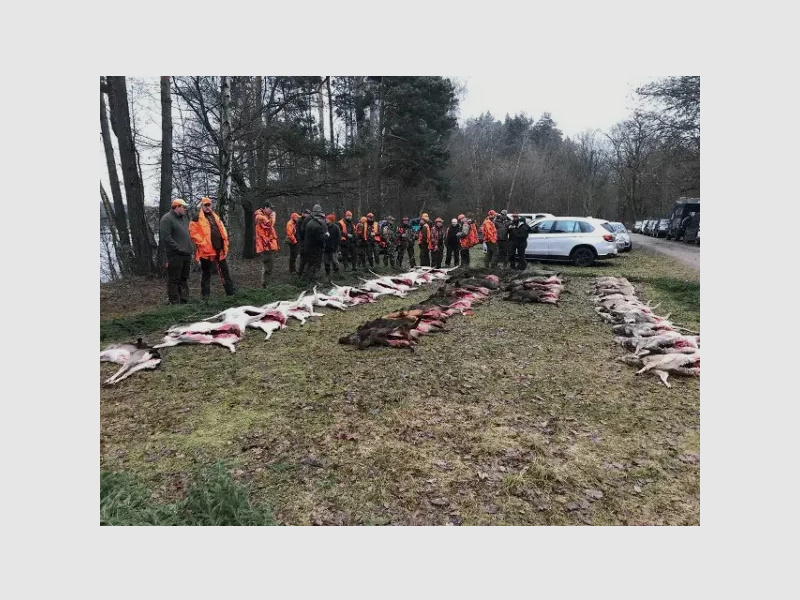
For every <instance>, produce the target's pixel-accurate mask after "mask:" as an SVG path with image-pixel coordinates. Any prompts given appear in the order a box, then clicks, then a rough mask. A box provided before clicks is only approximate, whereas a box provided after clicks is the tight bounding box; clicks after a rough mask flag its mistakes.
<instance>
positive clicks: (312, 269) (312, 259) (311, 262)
mask: <svg viewBox="0 0 800 600" xmlns="http://www.w3.org/2000/svg"><path fill="white" fill-rule="evenodd" d="M306 261H307V262H306V266H307V267H308V272H307V273H306V275H307V276H308V280H309V281H314V279H316V277H317V274H318V273H319V269H320V267H321V266H322V250H317V251H310V252H306Z"/></svg>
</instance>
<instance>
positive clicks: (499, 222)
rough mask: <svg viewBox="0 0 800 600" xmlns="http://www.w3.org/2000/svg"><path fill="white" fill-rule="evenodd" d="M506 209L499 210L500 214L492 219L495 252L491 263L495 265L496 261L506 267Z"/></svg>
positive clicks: (507, 222) (507, 223)
mask: <svg viewBox="0 0 800 600" xmlns="http://www.w3.org/2000/svg"><path fill="white" fill-rule="evenodd" d="M508 225H509V218H508V211H507V210H501V211H500V214H499V215H497V216H496V217H495V219H494V226H495V228H496V229H497V253H496V254H495V255H494V261H493V264H491V265H489V266H490V267H493V266H495V265H496V264H497V263H498V262H499V263H501V264H502V265H503V268H504V269H505V268H508V250H509V249H508V245H509V241H508Z"/></svg>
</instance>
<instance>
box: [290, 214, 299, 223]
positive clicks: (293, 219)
mask: <svg viewBox="0 0 800 600" xmlns="http://www.w3.org/2000/svg"><path fill="white" fill-rule="evenodd" d="M299 218H300V215H298V214H297V213H292V216H291V219H292V221H297V219H299Z"/></svg>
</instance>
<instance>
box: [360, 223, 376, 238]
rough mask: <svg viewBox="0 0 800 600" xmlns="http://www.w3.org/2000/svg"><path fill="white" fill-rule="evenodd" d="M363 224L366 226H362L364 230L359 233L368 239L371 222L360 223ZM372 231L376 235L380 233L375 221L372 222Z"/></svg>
mask: <svg viewBox="0 0 800 600" xmlns="http://www.w3.org/2000/svg"><path fill="white" fill-rule="evenodd" d="M362 224H363V225H364V227H362V228H361V229H362V231H361V232H360V233H359V235H360V236H362V237H363V238H364V239H365V240H368V239H369V229H368V227H369V222H367V223H359V225H362ZM372 233H373V234H375V235H378V224H377V223H376V222H375V221H373V222H372Z"/></svg>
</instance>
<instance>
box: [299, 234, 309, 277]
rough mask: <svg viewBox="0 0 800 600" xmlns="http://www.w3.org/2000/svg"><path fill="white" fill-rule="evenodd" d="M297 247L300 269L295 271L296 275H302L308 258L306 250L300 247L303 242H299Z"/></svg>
mask: <svg viewBox="0 0 800 600" xmlns="http://www.w3.org/2000/svg"><path fill="white" fill-rule="evenodd" d="M297 245H298V246H300V248H298V250H299V251H300V267H299V268H298V270H297V274H298V275H302V274H303V271H305V270H306V263H307V262H308V256H307V253H306V249H305V248H303V247H302V246H303V242H299V243H298V244H297Z"/></svg>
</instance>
